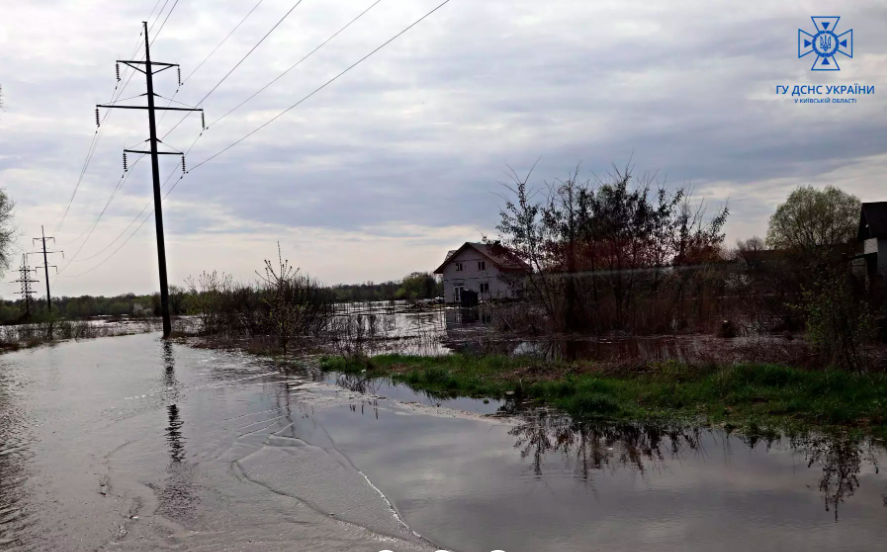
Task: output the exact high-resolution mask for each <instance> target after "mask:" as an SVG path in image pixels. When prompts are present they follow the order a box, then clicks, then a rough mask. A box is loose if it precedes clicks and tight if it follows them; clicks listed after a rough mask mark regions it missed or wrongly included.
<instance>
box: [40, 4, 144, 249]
mask: <svg viewBox="0 0 887 552" xmlns="http://www.w3.org/2000/svg"><path fill="white" fill-rule="evenodd" d="M158 4H160V0H158V1H157V4H155V5H154V9H157V5H158ZM153 11H154V10H151V12H152V13H153ZM149 17H150V15H149ZM141 37H142V33H141V32H140V33H139V37H138V39H136V46H135V48H134V49H133V52H132V55H130V57H134V56H135V55H136V53H137V52H138V51H139V48H141V45H140V44H141V40H140V39H141ZM127 70H128V71H130V73H129V78H128V79H127V81H126V83H124V85H123V88H120V82H119V81H118V82H117V83H116V84H115V85H114V90H113V91H112V92H111V102H117V101H119V98H120V96H122V95H123V92H124V91H125V90H126V87H127V86H129V83H130V81H131V80H132V76H133V75H134V74H135V70H134V69H130V68H127ZM118 89H119V91H118ZM115 95H116V98H115ZM110 112H111V110H108V112H107V113H105V117H104V118H103V119H102V120H101V124H100V125H99V128H97V129H96V131H95V133H93V136H92V141H91V143H90V145H89V151H88V152H87V154H86V160H85V161H84V162H83V167H82V168H81V169H80V175H79V176H78V177H77V183H76V184H75V185H74V191H73V192H72V193H71V197H70V199H68V203H67V204H66V205H65V209H64V211H62V213H61V220H60V221H59V223H58V225H57V226H56V227H55V230H54V231H53V234H58V233H59V232H60V231H61V229H62V226H63V225H64V223H65V219H66V217H67V216H68V211H69V210H70V208H71V204H72V203H73V201H74V198H75V197H76V196H77V191H78V190H79V189H80V185H81V183H82V182H83V178H84V176H86V171H87V169H88V168H89V164H90V162H92V157H93V155H94V154H95V151H96V149H98V144H99V141H101V139H102V136H103V135H104V132H105V124H106V123H107V121H108V118H109V117H110V116H111V113H110ZM58 218H59V216H58V215H56V218H55V219H53V222H55V220H57V219H58Z"/></svg>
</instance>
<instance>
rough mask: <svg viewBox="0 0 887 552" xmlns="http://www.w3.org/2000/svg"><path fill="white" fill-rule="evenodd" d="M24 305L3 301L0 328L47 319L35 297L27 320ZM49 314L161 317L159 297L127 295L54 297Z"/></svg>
mask: <svg viewBox="0 0 887 552" xmlns="http://www.w3.org/2000/svg"><path fill="white" fill-rule="evenodd" d="M171 292H172V294H173V295H181V293H182V290H181V288H176V287H175V286H173V289H172V290H171ZM27 311H28V309H26V307H25V303H24V301H22V300H21V299H17V300H14V301H3V302H2V306H0V324H14V323H16V322H26V321H30V322H41V321H45V320H46V319H47V318H48V317H47V311H46V299H45V298H38V297H35V298H33V299H31V305H30V318H29V317H28V316H27ZM52 314H53V315H54V316H55V317H57V318H69V319H78V318H90V317H94V316H122V315H130V316H155V315H159V314H160V295H159V294H156V295H136V294H134V293H128V294H126V295H117V296H114V297H103V296H99V297H93V296H92V295H82V296H80V297H53V298H52ZM175 314H184V309H183V308H181V307H180V308H179V312H177V313H175Z"/></svg>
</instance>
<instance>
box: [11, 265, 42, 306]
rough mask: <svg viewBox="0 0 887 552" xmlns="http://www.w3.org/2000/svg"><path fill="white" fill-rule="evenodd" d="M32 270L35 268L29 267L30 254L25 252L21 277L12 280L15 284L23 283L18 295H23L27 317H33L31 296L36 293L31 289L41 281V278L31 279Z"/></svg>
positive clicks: (20, 270)
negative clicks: (32, 285)
mask: <svg viewBox="0 0 887 552" xmlns="http://www.w3.org/2000/svg"><path fill="white" fill-rule="evenodd" d="M31 270H33V269H31V268H30V267H28V254H27V253H25V254H24V255H22V267H21V268H20V269H19V270H18V271H19V279H18V280H14V281H13V282H12V283H14V284H21V291H20V292H19V293H18V295H21V296H22V300H24V302H25V319H28V318H30V317H31V296H32V295H34V290H32V289H31V284H36V283H39V282H40V280H32V279H31Z"/></svg>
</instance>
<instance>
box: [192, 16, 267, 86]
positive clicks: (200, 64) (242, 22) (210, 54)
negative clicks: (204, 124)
mask: <svg viewBox="0 0 887 552" xmlns="http://www.w3.org/2000/svg"><path fill="white" fill-rule="evenodd" d="M264 1H265V0H259V3H258V4H256V5H255V6H253V9H251V10H250V11H249V13H247V14H246V15H245V16H244V18H243V19H241V20H240V23H238V24H237V25H235V26H234V28H233V29H231V32H230V33H228V34H227V35H226V36H225V38H223V39H222V41H221V42H219V45H218V46H216V47H215V48H213V50H212V52H210V53H209V54H208V55H207V56H206V57H205V58H203V61H201V62H200V63H198V64H197V67H195V68H194V70H193V71H191V73H190V74H188V76H187V77H185V78H184V80H182V84H185V83H186V82H188V79H190V78H191V77H193V76H194V73H196V72H197V71H200V68H201V67H203V64H204V63H206V62H207V61H208V60H209V58H211V57H213V55H215V53H216V52H217V51H218V50H219V48H221V47H222V46H223V45H224V44H225V43H226V42H228V39H229V38H231V35H233V34H234V33H235V32H237V29H239V28H240V26H241V25H243V24H244V22H246V20H247V19H249V16H251V15H252V14H253V12H254V11H256V9H257V8H258V7H259V6H261V5H262V2H264Z"/></svg>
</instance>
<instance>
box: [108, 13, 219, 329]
mask: <svg viewBox="0 0 887 552" xmlns="http://www.w3.org/2000/svg"><path fill="white" fill-rule="evenodd" d="M142 24H143V25H144V29H145V61H126V60H118V61H117V63H123V64H124V65H127V66H129V67H131V68H133V69H135V70H136V71H139V72H140V73H144V75H145V77H146V81H147V86H148V93H147V94H146V95H147V97H148V106H147V107H142V106H132V105H114V104H111V105H98V106H96V119H98V108H110V109H145V110H147V111H148V131H149V133H150V134H149V136H150V138H149V139H148V141H149V142H150V144H151V147H150V151H138V150H124V168H125V167H126V161H125V159H126V157H125V156H126V153H140V154H145V155H150V156H151V173H152V176H153V181H154V226H155V230H156V233H157V265H158V268H159V270H160V310H161V314H162V316H163V337H164V338H167V337H169V334H170V333H171V332H172V324H171V323H170V319H169V286H168V284H167V279H166V244H165V242H164V239H163V210H162V208H161V205H160V203H161V197H160V163H159V161H158V156H159V155H181V156H182V167H183V170H184V155H183V154H182V153H181V152H166V151H158V148H157V144H158V143H160V140H158V139H157V123H156V120H155V117H154V113H155V112H156V111H203V110H202V109H191V108H183V107H157V106H156V105H154V98H155V97H157V95H156V94H155V93H154V75H155V74H156V73H159V72H161V71H165V70H167V69H169V68H170V67H176V68H178V67H179V65H178V64H175V63H160V62H156V61H154V62H152V61H151V41H150V40H149V38H148V22H147V21H144V22H142ZM140 65H143V66H144V69H141V68H140V67H139V66H140ZM155 68H156V69H155ZM118 69H119V66H118ZM118 75H119V70H118ZM179 75H181V70H179ZM118 78H119V76H118ZM179 81H180V83H181V76H179ZM170 103H171V102H170Z"/></svg>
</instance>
